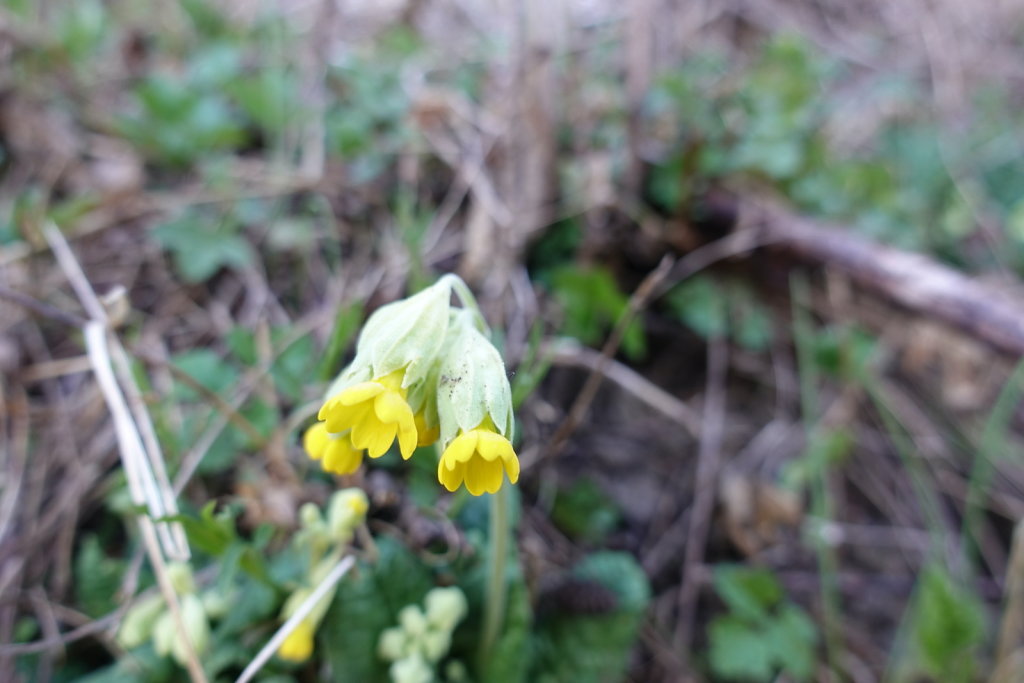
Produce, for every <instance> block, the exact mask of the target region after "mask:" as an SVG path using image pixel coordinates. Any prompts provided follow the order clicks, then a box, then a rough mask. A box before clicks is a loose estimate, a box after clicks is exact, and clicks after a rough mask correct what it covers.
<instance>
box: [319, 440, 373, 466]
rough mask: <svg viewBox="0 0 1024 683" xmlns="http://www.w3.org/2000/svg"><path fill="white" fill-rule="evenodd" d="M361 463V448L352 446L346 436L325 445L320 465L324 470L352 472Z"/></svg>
mask: <svg viewBox="0 0 1024 683" xmlns="http://www.w3.org/2000/svg"><path fill="white" fill-rule="evenodd" d="M362 463H363V452H362V450H360V449H358V448H354V447H353V446H352V444H351V442H350V441H349V440H348V439H347V438H344V437H342V438H340V439H335V440H333V441H332V442H331V443H330V444H329V445H328V446H327V451H326V453H325V454H324V460H323V463H322V466H323V469H324V471H325V472H331V473H333V474H352V473H353V472H355V471H356V470H358V469H359V466H360V465H361V464H362Z"/></svg>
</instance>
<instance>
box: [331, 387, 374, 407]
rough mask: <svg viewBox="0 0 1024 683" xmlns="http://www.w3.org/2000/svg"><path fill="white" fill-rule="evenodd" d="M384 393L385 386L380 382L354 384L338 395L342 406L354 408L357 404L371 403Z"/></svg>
mask: <svg viewBox="0 0 1024 683" xmlns="http://www.w3.org/2000/svg"><path fill="white" fill-rule="evenodd" d="M384 391H385V389H384V385H382V384H380V383H379V382H360V383H359V384H353V385H352V386H350V387H349V388H348V389H345V391H343V392H341V393H340V394H338V402H339V403H341V404H342V405H346V406H354V405H356V404H357V403H363V402H364V401H369V400H370V399H371V398H373V397H374V396H377V395H378V394H381V393H383V392H384Z"/></svg>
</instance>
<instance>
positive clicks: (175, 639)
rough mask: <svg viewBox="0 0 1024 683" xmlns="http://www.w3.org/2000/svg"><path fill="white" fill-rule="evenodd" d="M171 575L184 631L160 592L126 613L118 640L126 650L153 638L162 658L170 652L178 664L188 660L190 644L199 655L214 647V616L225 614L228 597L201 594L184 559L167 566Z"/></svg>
mask: <svg viewBox="0 0 1024 683" xmlns="http://www.w3.org/2000/svg"><path fill="white" fill-rule="evenodd" d="M167 576H168V579H169V580H170V583H171V586H172V587H173V588H174V592H175V594H176V595H177V597H178V607H179V613H180V616H181V624H182V626H183V630H184V632H182V630H179V628H178V624H177V622H176V620H175V618H174V614H173V613H172V612H171V610H170V608H169V607H168V606H167V604H166V603H165V602H164V598H163V596H162V595H160V594H154V595H152V596H150V597H148V598H145V599H143V600H140V601H139V602H138V603H136V604H135V605H133V606H132V607H131V608H130V609H129V610H128V612H127V613H126V614H125V617H124V621H122V622H121V627H120V629H118V634H117V640H118V643H119V644H120V645H121V647H123V648H125V649H126V650H130V649H132V648H135V647H138V646H139V645H142V644H143V643H145V642H146V641H148V640H152V642H153V649H154V650H155V651H156V653H157V654H158V655H160V656H161V657H166V656H167V655H170V656H171V657H173V658H174V660H175V661H176V662H178V664H180V665H182V666H185V664H186V662H187V661H188V646H187V644H186V638H187V639H188V643H191V645H192V649H193V650H194V651H195V654H196V656H198V657H202V656H203V655H204V654H205V653H206V651H207V650H208V649H209V647H210V619H216V618H218V617H219V616H221V615H223V613H224V610H223V609H222V608H223V606H224V605H225V604H227V603H228V600H227V598H225V597H224V596H222V595H217V594H215V592H214V591H207V592H206V593H204V594H203V595H201V596H200V595H199V594H198V593H197V590H196V584H195V579H194V578H193V576H192V570H191V569H190V568H189V566H188V565H187V564H185V563H182V562H174V563H171V564H169V565H168V566H167Z"/></svg>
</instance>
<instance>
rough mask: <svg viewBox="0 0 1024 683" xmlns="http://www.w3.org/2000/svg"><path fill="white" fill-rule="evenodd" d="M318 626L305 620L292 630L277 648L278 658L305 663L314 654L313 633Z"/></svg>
mask: <svg viewBox="0 0 1024 683" xmlns="http://www.w3.org/2000/svg"><path fill="white" fill-rule="evenodd" d="M315 630H316V626H315V625H314V624H313V622H312V621H310V620H309V619H303V620H302V621H300V622H299V623H298V625H297V626H296V627H295V628H294V629H292V632H291V633H289V634H288V637H287V638H285V639H284V642H283V643H281V647H279V648H277V656H278V657H280V658H281V659H287V660H288V661H290V662H304V661H306V660H307V659H309V656H310V655H311V654H313V633H314V631H315Z"/></svg>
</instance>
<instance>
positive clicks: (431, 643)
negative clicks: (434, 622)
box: [419, 630, 452, 662]
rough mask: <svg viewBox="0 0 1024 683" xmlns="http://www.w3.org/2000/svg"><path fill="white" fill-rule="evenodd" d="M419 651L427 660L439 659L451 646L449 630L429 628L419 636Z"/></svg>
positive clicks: (435, 660) (434, 660)
mask: <svg viewBox="0 0 1024 683" xmlns="http://www.w3.org/2000/svg"><path fill="white" fill-rule="evenodd" d="M419 646H420V651H421V652H422V653H423V656H424V657H426V658H427V661H429V662H437V661H440V660H441V658H442V657H444V656H445V655H446V654H448V649H449V648H450V647H451V646H452V633H451V631H443V630H430V631H427V632H426V633H424V634H423V635H421V636H420V638H419Z"/></svg>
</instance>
